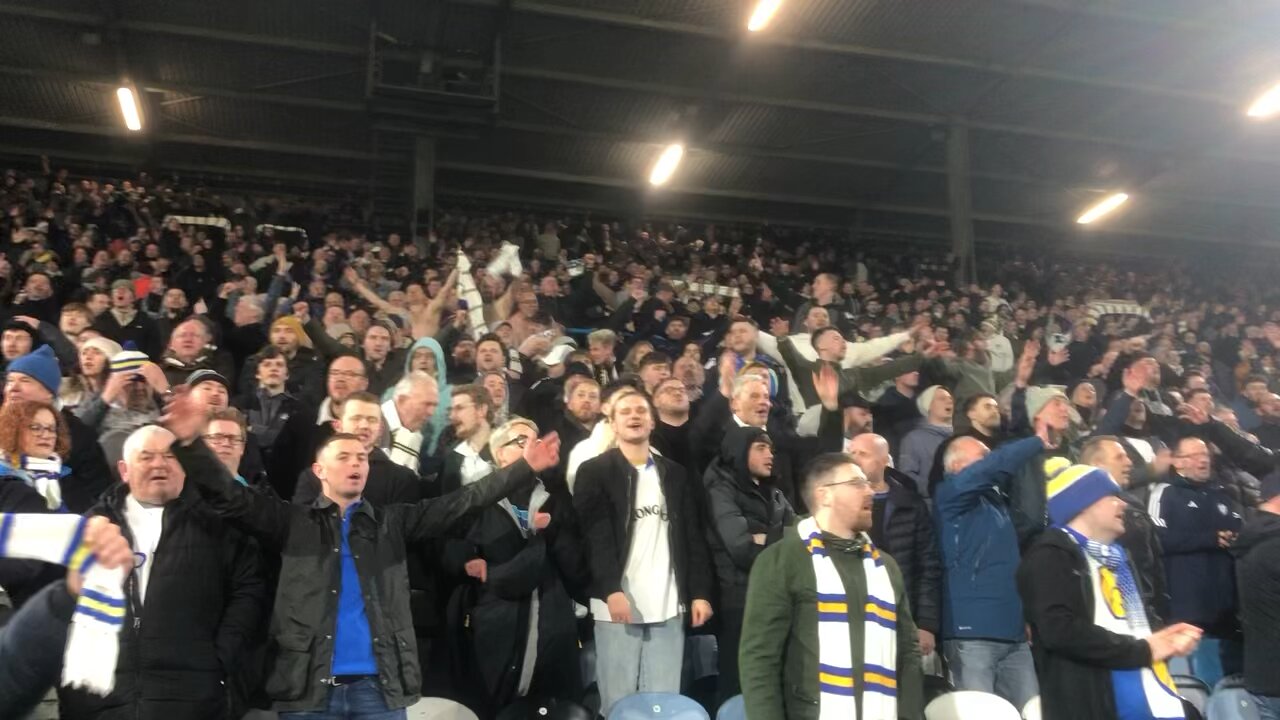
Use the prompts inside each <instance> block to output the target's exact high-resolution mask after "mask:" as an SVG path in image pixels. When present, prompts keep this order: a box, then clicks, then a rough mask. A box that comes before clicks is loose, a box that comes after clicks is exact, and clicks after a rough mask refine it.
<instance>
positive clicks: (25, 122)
mask: <svg viewBox="0 0 1280 720" xmlns="http://www.w3.org/2000/svg"><path fill="white" fill-rule="evenodd" d="M0 127H14V128H25V129H28V130H50V131H54V132H69V133H77V134H81V135H98V136H102V137H116V138H122V139H135V140H136V139H137V136H136V135H134V134H133V133H130V132H129V131H128V130H125V129H124V128H123V127H117V126H115V125H113V124H109V125H90V124H84V123H66V122H57V121H52V120H39V119H35V118H23V117H12V116H0ZM150 138H151V139H152V140H154V141H155V142H161V143H178V144H185V145H203V146H208V147H223V148H233V149H238V150H257V151H260V152H276V153H283V154H287V155H306V156H311V157H321V158H333V159H337V160H360V161H371V160H373V159H374V155H373V153H368V152H362V151H359V150H342V149H338V148H326V147H318V146H314V145H294V144H292V143H282V142H275V141H262V140H239V139H233V138H220V137H211V136H208V135H189V134H183V133H156V134H154V135H151V136H150Z"/></svg>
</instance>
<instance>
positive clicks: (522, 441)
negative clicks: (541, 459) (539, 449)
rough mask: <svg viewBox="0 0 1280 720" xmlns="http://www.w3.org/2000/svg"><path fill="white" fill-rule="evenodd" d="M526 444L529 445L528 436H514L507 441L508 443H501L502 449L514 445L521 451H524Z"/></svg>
mask: <svg viewBox="0 0 1280 720" xmlns="http://www.w3.org/2000/svg"><path fill="white" fill-rule="evenodd" d="M528 444H529V436H528V435H517V436H515V437H513V438H511V439H510V440H508V441H506V442H504V443H502V447H511V446H512V445H515V446H516V447H518V448H520V449H521V450H523V449H524V447H525V446H526V445H528Z"/></svg>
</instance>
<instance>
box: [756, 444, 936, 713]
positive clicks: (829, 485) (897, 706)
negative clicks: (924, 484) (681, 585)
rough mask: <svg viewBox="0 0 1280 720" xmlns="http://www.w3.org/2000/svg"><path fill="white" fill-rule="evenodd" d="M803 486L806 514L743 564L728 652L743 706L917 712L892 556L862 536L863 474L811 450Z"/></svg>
mask: <svg viewBox="0 0 1280 720" xmlns="http://www.w3.org/2000/svg"><path fill="white" fill-rule="evenodd" d="M804 495H805V500H806V504H807V505H808V506H809V507H810V508H811V509H812V511H813V515H812V516H811V517H808V518H805V519H804V520H801V521H800V524H799V525H797V526H796V527H795V528H791V529H788V530H786V531H784V533H783V539H782V540H781V541H780V542H777V543H775V544H773V545H772V546H770V547H769V548H767V549H766V550H765V551H764V552H762V553H760V556H759V557H758V558H756V562H755V564H754V565H753V566H752V568H751V579H750V584H749V585H748V587H747V608H746V614H745V616H744V622H743V633H742V641H741V642H742V644H741V650H740V651H739V660H740V662H741V667H740V669H739V675H740V678H741V684H742V691H743V697H744V699H745V701H746V706H747V707H749V708H751V714H752V716H753V717H754V716H759V717H768V718H812V717H861V718H866V719H868V720H869V719H870V718H882V719H884V720H892V719H894V718H914V717H920V715H921V712H922V708H923V705H924V702H923V700H924V698H923V680H922V678H921V673H920V653H919V650H918V648H917V646H916V628H915V623H914V622H912V619H911V615H910V613H909V612H908V606H909V604H910V603H909V600H908V596H907V591H906V588H905V586H904V584H903V579H902V574H901V573H900V572H899V570H898V566H897V563H896V562H894V560H893V558H891V557H890V556H889V555H888V554H887V553H884V552H882V551H881V550H880V549H879V548H877V547H876V545H875V543H873V542H872V541H871V539H870V538H869V537H868V535H867V533H868V531H870V530H871V527H872V510H873V498H872V493H871V488H870V484H869V483H868V482H867V478H866V476H865V475H864V474H863V472H862V470H860V469H859V468H858V466H857V464H856V463H855V462H854V461H853V458H851V457H849V456H848V455H845V454H843V453H826V454H823V455H819V456H818V457H817V458H815V459H814V460H813V462H812V464H810V466H809V469H808V471H807V472H806V474H805V479H804ZM815 598H816V599H817V602H815ZM828 628H829V629H828Z"/></svg>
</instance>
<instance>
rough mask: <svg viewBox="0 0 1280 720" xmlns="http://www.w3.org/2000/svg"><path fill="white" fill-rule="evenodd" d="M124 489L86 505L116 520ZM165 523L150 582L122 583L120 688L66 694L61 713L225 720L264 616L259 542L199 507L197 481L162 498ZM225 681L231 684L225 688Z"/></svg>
mask: <svg viewBox="0 0 1280 720" xmlns="http://www.w3.org/2000/svg"><path fill="white" fill-rule="evenodd" d="M127 497H128V488H127V487H126V486H124V485H118V486H116V487H115V488H113V489H112V490H111V491H110V492H108V493H107V494H106V495H105V496H104V497H103V500H102V502H101V503H99V504H98V505H97V506H96V507H94V508H93V510H92V511H91V512H90V514H92V515H104V516H106V517H107V518H109V519H110V520H111V521H112V522H114V523H116V524H117V525H119V526H120V530H121V532H123V533H124V534H125V536H126V537H127V538H128V539H129V540H130V542H132V539H133V533H132V532H131V531H130V529H129V525H128V522H126V520H125V499H126V498H127ZM162 526H163V530H162V532H161V535H160V542H159V544H158V545H157V546H156V551H155V553H154V554H153V555H152V556H151V557H149V558H146V559H145V562H150V563H153V564H152V567H151V572H150V575H149V579H148V581H147V594H146V598H145V602H144V601H143V598H141V597H139V594H138V584H137V574H136V573H135V574H132V575H130V576H129V579H128V581H127V582H126V585H125V591H126V594H127V596H128V609H127V611H126V613H127V614H126V615H125V619H124V629H123V630H121V632H120V656H119V658H120V659H119V662H118V664H117V665H116V680H115V689H114V690H113V691H112V693H111V694H110V695H109V696H107V697H105V698H102V697H98V696H97V695H92V694H89V693H86V692H83V691H73V690H67V689H63V690H62V691H61V703H62V717H64V718H72V719H74V718H95V720H96V719H99V718H141V719H146V718H155V720H162V719H167V718H177V717H181V718H193V719H199V718H209V719H210V720H214V719H215V718H216V719H217V720H221V718H223V717H225V716H226V713H227V709H228V708H227V701H228V700H229V699H232V700H234V701H235V702H236V703H237V704H238V703H239V702H242V701H243V699H244V698H243V697H238V698H228V695H227V694H228V689H229V688H232V689H235V687H236V685H237V683H236V682H235V680H234V678H235V677H236V671H237V669H238V668H240V667H241V663H242V661H243V660H244V658H245V651H246V650H247V649H248V645H249V643H250V642H251V641H252V640H253V639H254V638H255V637H256V636H257V634H258V633H259V631H260V628H261V626H262V623H263V620H264V617H263V612H264V597H265V595H266V590H265V587H264V582H263V579H262V573H261V564H260V557H259V554H258V549H257V545H255V544H254V543H253V542H252V541H251V540H249V538H247V537H246V536H244V535H243V534H241V533H240V532H238V531H236V530H234V529H232V528H231V527H229V526H228V525H227V524H226V523H225V522H223V521H222V520H220V519H218V518H217V517H215V516H214V515H213V514H212V513H210V512H208V510H207V509H206V508H204V507H203V506H202V503H201V502H200V499H199V497H197V496H196V493H195V492H194V488H187V489H186V490H184V492H183V494H182V495H180V496H179V497H178V499H176V500H174V501H172V502H170V503H168V504H167V505H165V509H164V517H163V520H162ZM224 682H225V683H226V684H225V685H224Z"/></svg>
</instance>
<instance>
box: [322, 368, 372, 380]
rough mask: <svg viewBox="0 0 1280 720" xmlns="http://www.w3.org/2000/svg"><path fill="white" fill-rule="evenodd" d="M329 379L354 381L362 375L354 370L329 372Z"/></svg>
mask: <svg viewBox="0 0 1280 720" xmlns="http://www.w3.org/2000/svg"><path fill="white" fill-rule="evenodd" d="M329 377H331V378H342V379H343V380H355V379H356V378H362V377H364V373H362V372H357V371H355V370H330V371H329Z"/></svg>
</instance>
